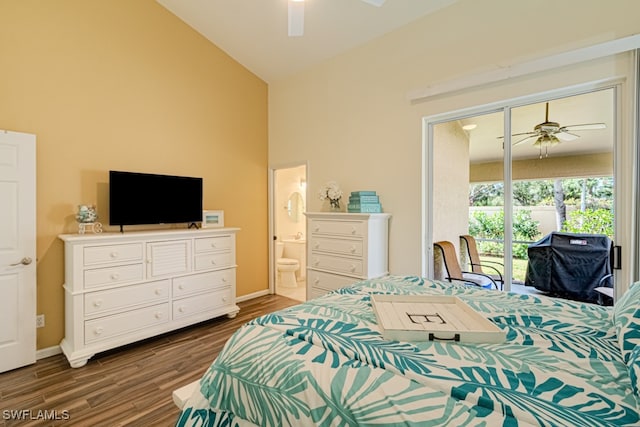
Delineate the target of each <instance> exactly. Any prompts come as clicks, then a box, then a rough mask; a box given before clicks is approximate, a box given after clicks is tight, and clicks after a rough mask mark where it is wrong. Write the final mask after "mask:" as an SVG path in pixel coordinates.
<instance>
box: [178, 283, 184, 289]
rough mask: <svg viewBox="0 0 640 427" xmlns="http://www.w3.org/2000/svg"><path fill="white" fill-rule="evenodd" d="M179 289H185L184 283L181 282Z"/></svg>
mask: <svg viewBox="0 0 640 427" xmlns="http://www.w3.org/2000/svg"><path fill="white" fill-rule="evenodd" d="M178 289H180V290H181V291H183V290H184V285H183V284H182V283H180V284H179V285H178Z"/></svg>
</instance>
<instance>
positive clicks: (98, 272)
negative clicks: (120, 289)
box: [84, 263, 143, 288]
mask: <svg viewBox="0 0 640 427" xmlns="http://www.w3.org/2000/svg"><path fill="white" fill-rule="evenodd" d="M142 276H143V266H142V263H139V264H129V265H118V266H115V267H105V268H95V269H90V270H85V271H84V287H85V288H94V287H97V286H105V285H115V284H118V283H126V282H132V281H135V280H142Z"/></svg>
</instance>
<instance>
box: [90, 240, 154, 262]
mask: <svg viewBox="0 0 640 427" xmlns="http://www.w3.org/2000/svg"><path fill="white" fill-rule="evenodd" d="M82 257H83V261H84V265H85V266H91V265H96V264H105V263H111V262H131V261H141V260H142V243H128V244H124V245H106V246H87V247H85V248H84V250H83V253H82Z"/></svg>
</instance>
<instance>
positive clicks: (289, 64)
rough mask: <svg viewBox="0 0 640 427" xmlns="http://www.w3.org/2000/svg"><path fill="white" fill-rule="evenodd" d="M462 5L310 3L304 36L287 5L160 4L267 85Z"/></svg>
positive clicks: (187, 0)
mask: <svg viewBox="0 0 640 427" xmlns="http://www.w3.org/2000/svg"><path fill="white" fill-rule="evenodd" d="M456 1H457V0H387V1H386V2H385V3H384V5H382V7H375V6H372V5H370V4H367V3H365V2H364V1H361V0H305V6H304V35H303V36H302V37H289V36H288V35H287V29H288V24H287V15H288V2H287V0H157V2H158V3H160V4H161V5H162V6H164V7H165V8H167V9H168V10H169V11H171V12H172V13H173V14H174V15H176V16H177V17H178V18H180V19H182V20H183V21H184V22H185V23H187V24H188V25H189V26H191V27H192V28H194V29H195V30H196V31H198V32H199V33H200V34H202V35H203V36H204V37H206V38H207V39H208V40H209V41H211V42H212V43H214V44H215V45H216V46H218V47H219V48H221V49H222V50H223V51H225V52H226V53H227V54H228V55H229V56H231V57H232V58H234V59H235V60H236V61H238V62H239V63H240V64H242V65H244V66H245V67H246V68H247V69H249V70H250V71H251V72H253V73H254V74H256V75H257V76H258V77H260V78H261V79H262V80H264V81H265V82H267V83H272V82H275V81H277V80H279V79H283V78H285V77H287V76H290V75H292V74H294V73H296V72H299V71H301V70H304V69H306V68H309V67H312V66H313V65H316V64H318V63H320V62H322V61H324V60H326V59H329V58H332V57H334V56H337V55H339V54H341V53H343V52H345V51H347V50H349V49H352V48H354V47H356V46H359V45H362V44H364V43H366V42H368V41H370V40H373V39H375V38H377V37H380V36H382V35H384V34H386V33H388V32H390V31H393V30H395V29H397V28H400V27H402V26H404V25H406V24H408V23H410V22H412V21H414V20H416V19H419V18H421V17H423V16H425V15H427V14H429V13H432V12H434V11H436V10H439V9H441V8H443V7H446V6H449V5H451V4H453V3H455V2H456Z"/></svg>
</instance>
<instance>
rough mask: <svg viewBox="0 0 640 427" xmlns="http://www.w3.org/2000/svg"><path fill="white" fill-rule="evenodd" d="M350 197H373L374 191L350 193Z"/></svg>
mask: <svg viewBox="0 0 640 427" xmlns="http://www.w3.org/2000/svg"><path fill="white" fill-rule="evenodd" d="M351 195H352V196H356V197H357V196H375V195H376V192H375V191H352V192H351Z"/></svg>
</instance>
